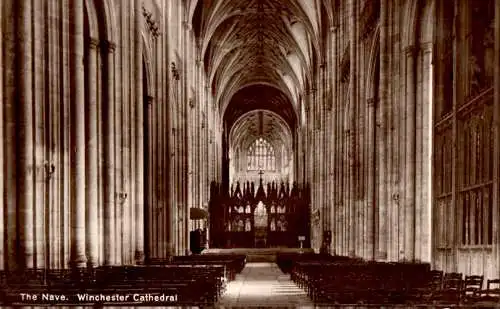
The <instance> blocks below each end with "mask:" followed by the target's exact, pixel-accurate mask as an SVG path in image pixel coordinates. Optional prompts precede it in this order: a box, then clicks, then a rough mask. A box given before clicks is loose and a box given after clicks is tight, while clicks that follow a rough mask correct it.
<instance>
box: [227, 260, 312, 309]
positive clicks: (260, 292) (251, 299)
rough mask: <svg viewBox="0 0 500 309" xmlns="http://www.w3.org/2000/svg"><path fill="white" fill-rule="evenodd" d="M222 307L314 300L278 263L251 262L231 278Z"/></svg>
mask: <svg viewBox="0 0 500 309" xmlns="http://www.w3.org/2000/svg"><path fill="white" fill-rule="evenodd" d="M217 305H218V306H219V307H225V306H227V307H232V306H262V305H265V306H266V307H268V306H284V305H286V306H301V307H303V306H310V307H311V308H312V307H313V303H312V302H311V300H310V299H309V298H308V297H307V295H306V293H305V292H304V291H303V290H301V289H300V288H299V287H297V286H296V285H295V283H293V282H292V281H291V280H290V275H289V274H284V273H282V272H281V271H280V269H279V268H278V266H277V265H276V264H274V263H247V264H246V266H245V268H244V269H243V271H242V272H241V274H239V275H237V276H236V280H234V281H232V282H230V283H229V284H228V286H227V289H226V292H225V293H224V295H223V296H222V298H221V300H220V302H219V303H218V304H217Z"/></svg>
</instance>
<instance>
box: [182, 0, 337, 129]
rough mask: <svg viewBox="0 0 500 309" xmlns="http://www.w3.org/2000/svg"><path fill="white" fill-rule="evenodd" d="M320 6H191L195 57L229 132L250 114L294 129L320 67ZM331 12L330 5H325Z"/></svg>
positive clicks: (289, 0)
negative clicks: (271, 115) (267, 115)
mask: <svg viewBox="0 0 500 309" xmlns="http://www.w3.org/2000/svg"><path fill="white" fill-rule="evenodd" d="M322 1H326V2H333V1H328V0H198V1H194V2H193V5H192V6H191V10H192V12H191V15H190V16H192V25H193V27H194V31H195V34H196V36H197V37H198V38H199V44H200V46H199V47H200V48H199V51H200V53H201V54H200V57H201V58H202V59H203V60H204V65H205V71H206V74H207V76H208V78H209V82H210V85H211V87H212V93H213V94H214V96H215V100H216V102H217V104H218V107H219V111H220V113H221V116H223V117H224V120H225V121H226V122H227V123H228V124H229V125H230V126H232V125H233V124H234V122H235V121H236V119H238V118H239V117H240V116H241V115H243V114H245V113H247V112H248V111H250V110H253V109H266V110H269V111H273V112H276V113H277V114H278V115H280V116H281V117H282V118H283V119H284V120H285V121H286V122H287V124H288V125H289V126H290V127H291V128H292V130H293V129H294V127H295V126H296V125H297V119H300V118H299V117H298V115H299V111H300V104H302V103H301V99H300V98H301V97H302V95H303V92H304V91H305V90H306V89H307V88H308V87H310V85H311V83H312V76H314V72H315V70H317V69H318V67H319V64H320V62H321V60H320V58H321V57H322V56H321V48H319V43H318V42H319V39H318V38H319V37H321V33H320V32H321V31H322V27H320V22H321V9H324V8H326V6H323V7H322V3H323V2H322ZM328 6H329V7H331V5H328Z"/></svg>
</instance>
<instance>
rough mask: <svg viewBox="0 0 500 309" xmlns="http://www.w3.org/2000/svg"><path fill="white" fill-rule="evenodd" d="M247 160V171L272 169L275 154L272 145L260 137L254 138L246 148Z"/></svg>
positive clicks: (274, 167) (273, 167)
mask: <svg viewBox="0 0 500 309" xmlns="http://www.w3.org/2000/svg"><path fill="white" fill-rule="evenodd" d="M247 162H248V170H249V171H258V170H264V171H274V170H275V169H276V156H275V153H274V148H273V146H271V144H269V143H268V142H267V141H266V140H265V139H264V138H262V137H260V138H258V139H256V140H255V141H254V142H253V143H252V145H251V146H250V147H249V148H248V154H247Z"/></svg>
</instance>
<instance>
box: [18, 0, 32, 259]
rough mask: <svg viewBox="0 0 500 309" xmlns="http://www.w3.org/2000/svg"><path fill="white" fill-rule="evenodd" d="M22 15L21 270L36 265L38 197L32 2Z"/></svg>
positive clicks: (25, 3) (21, 7)
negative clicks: (35, 180)
mask: <svg viewBox="0 0 500 309" xmlns="http://www.w3.org/2000/svg"><path fill="white" fill-rule="evenodd" d="M18 9H19V16H18V17H17V22H18V23H19V24H18V32H17V34H18V36H17V51H18V56H19V68H18V74H19V75H18V83H19V88H18V90H17V94H18V98H19V105H20V107H19V116H18V126H17V133H18V135H17V136H18V137H19V148H18V151H19V152H18V161H17V162H18V164H19V165H18V170H17V173H18V174H17V175H18V176H17V179H18V186H17V189H18V190H17V202H18V204H17V209H18V216H20V218H19V224H20V229H19V249H18V250H19V251H18V259H17V261H18V263H19V267H20V268H33V266H34V264H33V263H34V261H33V257H34V247H33V246H34V235H33V223H34V222H33V207H34V206H35V205H34V201H33V194H34V166H33V159H34V158H33V150H34V148H33V101H32V97H33V73H32V65H33V58H32V52H33V50H32V44H33V43H32V41H33V35H32V22H33V20H32V14H33V12H32V10H33V8H32V1H30V0H22V1H20V2H19V7H18Z"/></svg>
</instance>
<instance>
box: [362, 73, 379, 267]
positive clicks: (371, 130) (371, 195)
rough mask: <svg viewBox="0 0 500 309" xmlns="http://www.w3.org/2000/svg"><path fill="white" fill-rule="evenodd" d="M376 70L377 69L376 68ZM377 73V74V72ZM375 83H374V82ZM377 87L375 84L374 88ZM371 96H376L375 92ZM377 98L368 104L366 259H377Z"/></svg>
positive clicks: (371, 99) (373, 98) (370, 100)
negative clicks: (375, 209)
mask: <svg viewBox="0 0 500 309" xmlns="http://www.w3.org/2000/svg"><path fill="white" fill-rule="evenodd" d="M374 70H375V68H374ZM375 73H376V72H375ZM372 82H373V83H374V81H372ZM376 86H377V85H376V84H374V85H373V87H376ZM370 95H375V91H373V93H371V94H370ZM376 100H377V98H376V97H372V98H370V99H368V102H367V113H366V128H367V129H366V133H367V137H366V144H365V145H366V146H365V147H367V156H366V162H367V164H366V166H367V170H366V188H367V190H366V192H367V196H366V200H367V203H366V205H367V209H366V235H365V237H366V241H365V244H366V248H365V251H366V252H367V254H366V258H368V259H375V252H374V249H375V248H376V247H375V242H374V233H375V232H376V230H375V229H374V220H375V217H374V215H375V211H374V207H375V203H376V201H375V176H376V175H375V162H374V161H375V157H376V148H375V147H376V145H375V130H376V129H375V120H376V119H375V110H376V105H377V102H376Z"/></svg>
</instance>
